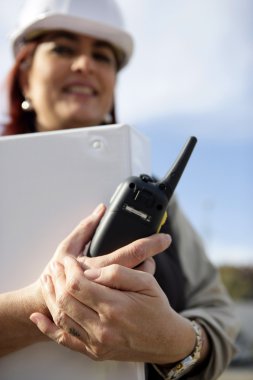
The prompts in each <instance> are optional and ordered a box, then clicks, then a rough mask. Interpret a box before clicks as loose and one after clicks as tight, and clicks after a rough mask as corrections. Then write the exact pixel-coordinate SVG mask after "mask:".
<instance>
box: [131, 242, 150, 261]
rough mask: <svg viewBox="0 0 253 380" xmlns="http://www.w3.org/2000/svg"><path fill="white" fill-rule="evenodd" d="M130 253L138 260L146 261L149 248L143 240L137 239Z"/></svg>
mask: <svg viewBox="0 0 253 380" xmlns="http://www.w3.org/2000/svg"><path fill="white" fill-rule="evenodd" d="M130 255H131V256H132V257H133V258H134V259H136V260H137V261H138V262H142V261H144V260H145V259H146V256H147V249H146V246H145V244H144V243H143V242H141V241H136V242H135V243H134V244H132V246H131V247H130Z"/></svg>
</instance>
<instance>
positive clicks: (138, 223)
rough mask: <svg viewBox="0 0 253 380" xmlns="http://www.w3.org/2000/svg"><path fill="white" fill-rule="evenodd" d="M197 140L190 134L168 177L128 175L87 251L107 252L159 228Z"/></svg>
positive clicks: (92, 253) (90, 253)
mask: <svg viewBox="0 0 253 380" xmlns="http://www.w3.org/2000/svg"><path fill="white" fill-rule="evenodd" d="M196 142H197V139H196V137H191V138H190V139H189V141H188V142H187V143H186V145H185V146H184V148H183V150H182V152H181V153H180V155H179V157H178V158H177V160H176V161H175V163H174V165H173V166H172V167H171V169H170V170H169V172H168V173H167V174H166V175H165V177H164V178H163V179H162V180H161V181H159V182H156V181H154V180H153V179H152V178H151V177H150V176H148V175H146V174H142V175H140V177H129V178H128V179H127V180H126V181H125V182H123V183H121V184H120V185H119V186H118V188H117V189H116V191H115V193H114V195H113V197H112V199H111V201H110V206H109V207H108V210H107V211H106V213H105V215H104V216H103V218H102V220H101V222H100V224H99V226H98V228H97V230H96V232H95V235H94V236H93V239H92V242H91V244H90V247H89V250H88V255H89V256H91V257H95V256H101V255H105V254H107V253H110V252H113V251H114V250H116V249H118V248H120V247H123V246H124V245H126V244H129V243H131V242H133V241H134V240H137V239H140V238H143V237H147V236H150V235H153V234H155V233H157V232H159V231H160V229H161V227H162V225H163V224H164V223H165V221H166V219H167V207H168V203H169V201H170V198H171V196H172V194H173V192H174V190H175V188H176V186H177V184H178V181H179V179H180V177H181V175H182V173H183V171H184V169H185V166H186V164H187V162H188V160H189V158H190V156H191V153H192V151H193V149H194V146H195V144H196Z"/></svg>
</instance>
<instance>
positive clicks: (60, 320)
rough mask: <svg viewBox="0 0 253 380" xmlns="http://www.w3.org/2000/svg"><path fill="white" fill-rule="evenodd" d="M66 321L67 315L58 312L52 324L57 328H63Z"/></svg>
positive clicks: (60, 311)
mask: <svg viewBox="0 0 253 380" xmlns="http://www.w3.org/2000/svg"><path fill="white" fill-rule="evenodd" d="M66 319H67V315H66V314H65V313H64V311H62V310H59V311H58V312H57V313H56V315H55V316H54V323H55V324H56V326H58V327H63V326H64V325H65V323H66Z"/></svg>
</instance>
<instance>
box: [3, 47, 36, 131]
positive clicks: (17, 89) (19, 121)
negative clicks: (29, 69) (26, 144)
mask: <svg viewBox="0 0 253 380" xmlns="http://www.w3.org/2000/svg"><path fill="white" fill-rule="evenodd" d="M37 45H38V42H32V43H29V44H25V45H23V46H22V47H21V48H20V50H19V53H18V55H17V57H16V61H15V63H14V66H13V67H12V69H11V70H10V72H9V74H8V76H7V80H6V85H7V91H8V94H7V96H8V98H7V100H8V103H9V110H8V111H9V118H10V121H9V122H8V123H7V124H6V125H4V127H3V130H2V135H16V134H20V133H30V132H35V125H34V121H35V113H34V112H27V111H24V110H23V109H22V108H21V104H22V102H23V101H24V100H25V98H24V95H23V92H22V88H21V86H20V81H19V74H20V71H21V70H25V68H24V67H22V65H23V66H24V65H28V62H29V60H31V59H32V57H33V55H34V52H35V50H36V47H37Z"/></svg>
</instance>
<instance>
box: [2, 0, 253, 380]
mask: <svg viewBox="0 0 253 380" xmlns="http://www.w3.org/2000/svg"><path fill="white" fill-rule="evenodd" d="M118 2H119V3H120V5H121V7H122V9H123V12H124V14H125V19H126V25H127V27H128V29H129V30H130V31H131V32H132V33H133V35H134V38H135V54H134V57H133V59H132V61H131V63H130V65H129V66H128V67H127V68H125V69H124V70H123V71H122V73H120V75H119V78H118V89H117V102H116V104H117V114H118V119H119V121H121V122H125V123H128V124H130V125H132V126H133V127H135V128H136V129H137V130H139V131H140V132H141V133H143V134H145V135H146V136H147V137H148V138H149V139H150V143H151V148H152V163H153V167H152V170H153V173H154V174H155V175H157V176H163V175H164V174H165V172H166V171H167V170H168V169H169V167H170V165H171V164H172V162H173V161H174V159H175V158H176V156H177V155H178V153H179V151H180V149H181V147H182V146H183V144H184V143H185V141H186V139H187V138H188V137H189V136H190V135H196V136H197V138H198V144H197V146H196V148H195V151H194V154H193V155H192V158H191V160H190V162H189V165H188V167H187V169H186V171H185V173H184V176H183V177H182V180H181V182H180V184H179V186H178V188H177V196H178V198H179V201H180V203H181V205H182V207H183V209H184V211H185V213H186V214H187V215H188V217H189V218H190V220H191V222H192V223H193V225H194V226H195V228H196V229H197V231H198V232H199V233H200V235H201V236H202V238H203V240H204V242H205V245H206V249H207V254H208V256H209V257H210V259H211V260H212V261H213V262H214V263H215V264H216V265H217V266H219V268H220V272H221V276H222V278H223V280H224V283H225V284H226V286H227V288H228V291H229V292H230V294H231V296H232V297H233V298H234V299H235V301H236V309H237V313H238V315H239V317H240V319H241V321H242V325H243V326H244V330H243V331H242V333H241V335H240V338H239V340H238V345H239V347H240V351H239V353H238V355H237V358H236V360H235V361H234V363H233V368H234V372H233V373H235V376H237V377H235V378H238V379H239V378H240V379H243V377H242V375H240V376H239V375H238V373H237V372H235V368H239V367H242V366H243V367H244V368H248V372H247V371H246V372H245V373H244V375H245V377H244V378H245V379H246V378H248V379H253V370H252V369H251V368H252V367H251V366H252V362H253V359H252V358H253V333H252V328H251V329H250V327H249V324H250V315H251V318H252V315H253V314H252V312H253V233H252V232H253V229H252V227H253V218H252V215H253V202H252V194H253V175H252V173H253V170H252V166H253V22H252V21H253V1H252V0H205V1H203V0H177V1H174V0H138V1H136V0H118ZM22 3H23V1H22V0H10V1H8V2H3V4H2V6H1V15H0V20H1V22H0V43H1V68H0V83H1V84H2V83H3V81H4V77H5V75H6V73H7V71H8V68H9V67H10V65H11V62H12V54H11V50H10V47H9V43H8V36H9V34H10V33H11V31H12V29H13V27H14V25H15V20H16V18H17V16H18V13H19V10H20V7H21V5H22ZM0 96H1V97H0V115H1V119H0V124H1V121H3V120H4V118H5V117H6V114H5V108H6V105H5V97H4V90H3V87H1V93H0ZM224 376H225V375H224ZM231 376H232V375H231ZM247 376H249V377H247ZM230 379H231V380H232V379H233V377H230Z"/></svg>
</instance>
